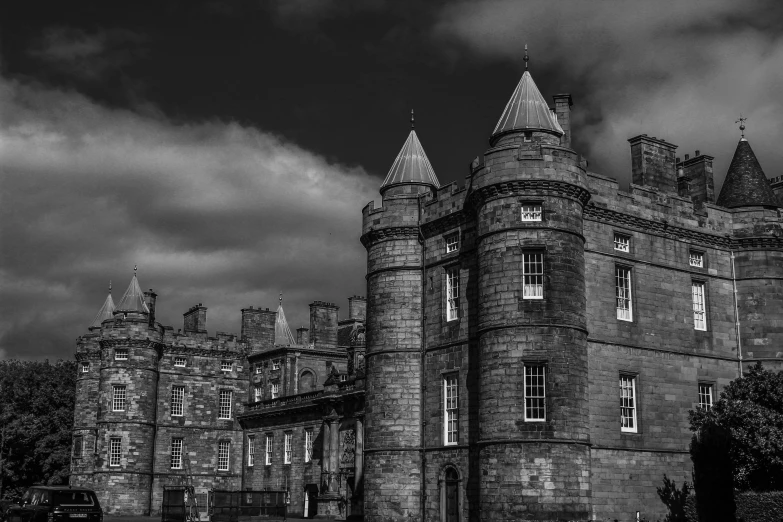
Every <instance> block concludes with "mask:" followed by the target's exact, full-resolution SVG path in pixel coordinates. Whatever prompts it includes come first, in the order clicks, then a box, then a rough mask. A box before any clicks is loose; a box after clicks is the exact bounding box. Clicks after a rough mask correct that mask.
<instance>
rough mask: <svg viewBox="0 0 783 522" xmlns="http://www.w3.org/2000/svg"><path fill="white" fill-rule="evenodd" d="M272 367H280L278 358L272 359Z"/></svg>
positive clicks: (274, 368) (277, 368) (276, 368)
mask: <svg viewBox="0 0 783 522" xmlns="http://www.w3.org/2000/svg"><path fill="white" fill-rule="evenodd" d="M272 369H273V370H279V369H280V359H275V360H274V361H272Z"/></svg>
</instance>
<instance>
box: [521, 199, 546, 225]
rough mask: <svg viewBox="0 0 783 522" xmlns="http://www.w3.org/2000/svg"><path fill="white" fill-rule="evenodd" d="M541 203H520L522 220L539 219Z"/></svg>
mask: <svg viewBox="0 0 783 522" xmlns="http://www.w3.org/2000/svg"><path fill="white" fill-rule="evenodd" d="M541 214H542V212H541V205H540V204H537V203H532V204H524V205H522V221H541Z"/></svg>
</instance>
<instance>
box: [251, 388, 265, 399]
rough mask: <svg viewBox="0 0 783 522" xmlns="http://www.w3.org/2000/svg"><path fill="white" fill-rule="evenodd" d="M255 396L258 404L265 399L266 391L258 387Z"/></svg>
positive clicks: (254, 390) (255, 389)
mask: <svg viewBox="0 0 783 522" xmlns="http://www.w3.org/2000/svg"><path fill="white" fill-rule="evenodd" d="M253 395H254V399H255V401H256V402H258V401H261V400H263V399H264V389H263V388H262V387H261V386H256V387H255V388H254V389H253Z"/></svg>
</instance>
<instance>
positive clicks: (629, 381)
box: [620, 375, 638, 433]
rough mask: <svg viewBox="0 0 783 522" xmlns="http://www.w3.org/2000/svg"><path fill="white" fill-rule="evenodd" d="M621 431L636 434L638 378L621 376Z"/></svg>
mask: <svg viewBox="0 0 783 522" xmlns="http://www.w3.org/2000/svg"><path fill="white" fill-rule="evenodd" d="M620 431H626V432H630V433H636V432H637V431H638V428H637V426H636V377H634V376H632V375H621V376H620Z"/></svg>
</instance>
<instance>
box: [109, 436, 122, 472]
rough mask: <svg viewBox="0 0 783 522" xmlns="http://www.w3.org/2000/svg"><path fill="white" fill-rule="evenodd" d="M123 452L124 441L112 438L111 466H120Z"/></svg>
mask: <svg viewBox="0 0 783 522" xmlns="http://www.w3.org/2000/svg"><path fill="white" fill-rule="evenodd" d="M121 452H122V439H120V438H119V437H112V438H110V439H109V466H119V465H120V457H121Z"/></svg>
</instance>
